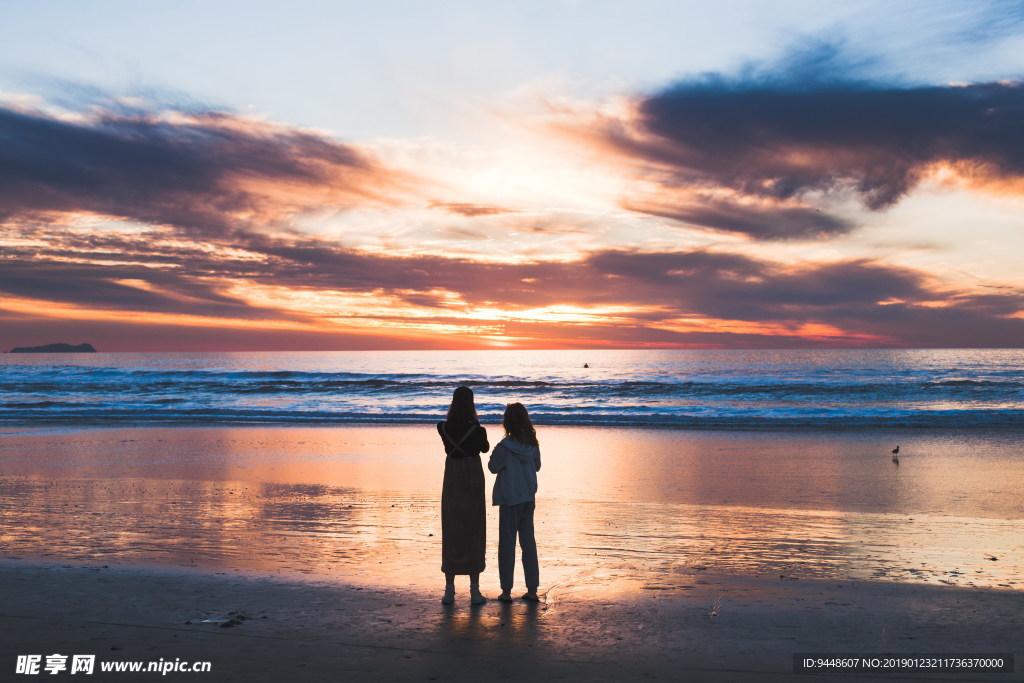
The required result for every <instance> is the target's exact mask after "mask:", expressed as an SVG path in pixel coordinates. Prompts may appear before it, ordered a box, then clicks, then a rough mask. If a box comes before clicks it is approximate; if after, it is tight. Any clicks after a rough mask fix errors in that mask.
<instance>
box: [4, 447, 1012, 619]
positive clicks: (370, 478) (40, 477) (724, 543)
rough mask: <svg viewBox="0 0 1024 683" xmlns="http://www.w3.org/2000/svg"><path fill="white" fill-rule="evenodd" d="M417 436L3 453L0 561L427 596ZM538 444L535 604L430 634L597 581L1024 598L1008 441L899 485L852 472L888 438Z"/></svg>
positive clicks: (430, 512)
mask: <svg viewBox="0 0 1024 683" xmlns="http://www.w3.org/2000/svg"><path fill="white" fill-rule="evenodd" d="M423 431H424V430H420V429H417V428H410V427H400V428H398V427H386V428H384V427H373V428H365V429H360V428H350V427H346V428H339V429H327V428H315V429H314V428H292V429H256V428H251V429H244V428H232V429H104V430H79V431H68V432H63V433H53V434H51V433H45V432H43V433H38V434H25V433H22V434H17V435H12V436H7V437H5V438H3V439H0V456H2V457H0V462H2V463H3V464H2V465H0V511H2V514H3V520H4V525H3V528H2V530H0V543H2V547H3V554H4V555H5V556H8V557H10V556H19V557H40V556H42V557H50V558H59V559H66V560H75V561H85V562H95V563H129V564H159V565H175V566H188V567H200V568H205V569H209V570H216V571H236V570H242V571H259V572H270V573H284V574H297V575H304V576H309V577H315V578H325V579H343V580H345V581H350V582H357V583H358V582H362V583H367V584H386V585H390V586H395V587H403V586H409V587H416V588H419V589H424V590H428V591H429V590H435V589H437V588H439V587H440V586H441V585H442V579H441V574H440V540H441V539H440V518H439V517H440V516H439V508H440V505H439V496H440V473H441V464H442V463H441V461H440V459H439V457H438V455H437V451H438V450H439V449H438V448H437V446H438V445H437V444H435V443H434V440H433V438H430V437H432V436H433V435H429V436H427V437H425V436H424V434H423ZM709 434H710V435H709ZM542 437H543V445H542V447H543V448H544V449H545V457H546V460H545V470H544V475H545V476H544V478H543V480H542V484H541V485H542V489H541V492H540V496H539V498H538V512H537V537H538V543H539V550H540V559H541V571H542V574H541V584H542V590H545V587H546V589H547V591H548V595H547V605H545V606H544V607H543V608H541V610H540V611H536V612H530V611H529V610H524V609H523V606H522V605H516V609H515V610H513V611H511V612H508V613H507V615H508V619H506V620H505V621H500V619H501V617H499V616H495V615H500V614H505V610H489V611H488V615H489V616H487V617H486V618H483V617H480V616H479V615H477V616H474V614H473V612H472V610H468V611H461V610H460V611H456V612H452V613H451V614H450V615H449V617H450V618H446V621H445V622H444V628H446V629H451V631H452V634H453V635H457V636H460V637H461V636H462V635H467V637H471V635H472V633H473V632H474V631H476V630H480V629H491V628H502V629H505V630H506V632H507V633H508V634H515V633H516V632H520V631H521V632H528V630H529V628H531V624H534V623H535V620H537V619H543V618H544V611H543V609H549V610H551V609H557V605H558V601H559V594H560V592H562V593H564V591H567V590H569V587H571V586H573V585H580V584H582V583H588V584H590V583H593V584H595V586H594V587H595V588H596V587H599V586H600V585H602V584H601V579H600V577H602V576H606V577H608V578H607V581H606V583H607V585H608V586H609V587H610V586H613V585H617V582H618V581H619V580H620V579H621V576H620V575H622V576H625V575H628V576H631V577H634V578H635V577H640V581H641V584H642V585H641V587H640V589H641V590H644V591H670V592H671V591H680V590H687V588H686V586H692V585H693V582H694V580H695V578H697V579H698V580H699V577H700V575H701V574H702V573H704V572H708V573H716V574H732V575H742V576H750V577H769V578H776V577H777V578H778V579H779V580H796V579H801V578H833V579H843V578H862V579H875V580H889V581H901V582H916V583H922V582H924V583H944V584H952V585H964V586H989V587H1002V588H1010V589H1017V590H1020V589H1021V588H1024V583H1022V582H1020V581H1019V577H1020V575H1021V573H1022V571H1024V545H1022V542H1021V538H1022V537H1024V534H1022V523H1021V520H1020V519H1019V517H1020V514H1019V508H1018V507H1017V506H1018V503H1017V502H1016V500H1017V499H1016V498H1014V499H1013V502H1012V503H1011V502H1009V501H1008V499H1007V494H1008V492H1009V491H1011V490H1019V486H1018V484H1019V483H1020V481H1021V476H1022V463H1021V462H1020V461H1019V458H1018V460H1014V459H1013V457H1014V456H1015V455H1016V452H1017V451H1016V450H1014V448H1015V447H1016V445H1015V442H1014V441H1013V440H1012V439H1009V438H1007V437H998V438H997V437H993V438H989V439H987V440H986V439H980V440H979V441H978V443H975V444H973V445H972V448H971V449H970V452H971V453H972V454H974V457H975V460H974V461H972V463H973V465H972V467H971V468H969V469H970V471H969V472H964V471H963V469H962V468H960V467H959V466H958V465H959V464H960V463H961V460H962V459H963V457H965V456H963V455H962V453H963V451H962V450H959V449H956V448H952V447H950V446H949V443H952V442H949V439H948V437H943V436H942V435H933V436H931V437H927V438H926V436H921V437H920V438H918V439H917V442H916V444H915V447H916V451H911V449H909V448H908V449H907V451H908V455H907V456H906V457H905V459H904V465H903V467H902V468H901V470H900V471H899V472H898V477H900V478H903V479H898V480H897V479H894V477H893V475H894V471H893V470H892V469H891V467H890V465H891V463H890V462H889V461H888V453H887V451H886V450H884V449H883V450H882V456H878V457H877V458H876V457H875V454H874V452H873V451H871V453H870V455H869V456H864V455H861V453H862V451H867V450H868V449H869V448H870V447H871V446H872V444H873V443H874V442H875V441H878V442H882V441H883V439H881V438H880V437H877V436H875V437H871V438H869V437H868V436H866V435H853V436H848V437H846V438H845V440H844V439H839V438H836V437H834V436H833V437H832V438H831V440H830V441H825V442H824V443H823V444H822V445H820V446H819V447H817V448H816V449H810V448H809V447H808V444H809V443H810V442H811V440H812V437H811V435H791V434H790V435H777V434H772V435H768V436H764V435H754V434H738V435H737V434H732V435H730V434H723V433H686V432H682V433H679V432H652V431H646V432H645V431H640V432H635V431H629V430H597V429H561V430H558V429H548V430H546V431H545V432H543V433H542ZM872 439H873V440H872ZM929 449H930V450H929ZM809 451H810V452H811V455H808V452H809ZM1004 451H1005V452H1004ZM785 453H794V454H797V455H793V456H791V457H788V458H787V457H786V456H785V455H784V454H785ZM929 453H930V454H931V455H928V454H929ZM799 454H804V455H799ZM915 457H916V458H917V461H916V462H915V460H914V458H915ZM996 470H998V471H999V472H1000V473H1001V475H1000V476H995V474H994V472H995V471H996ZM908 475H909V477H908ZM954 475H955V476H954ZM488 514H489V519H488V530H489V531H490V532H491V534H492V535H491V537H490V542H489V543H490V546H493V547H492V548H491V550H490V551H489V554H488V565H489V569H488V571H487V573H486V574H485V575H484V577H483V583H482V586H483V588H484V592H485V594H488V595H489V597H491V598H492V599H493V598H494V597H496V594H497V586H496V584H497V572H496V568H497V562H496V539H495V538H494V536H493V534H494V531H495V530H496V528H497V518H496V512H495V510H494V509H492V508H489V509H488ZM993 558H994V559H993ZM517 576H519V577H520V578H521V574H520V573H519V569H518V568H517ZM616 576H620V579H616V578H615V577H616ZM464 588H465V587H464V586H461V585H460V587H459V589H460V591H463V592H465V591H464ZM462 597H465V596H462ZM493 619H499V622H498V623H497V625H496V624H495V623H492V622H493ZM501 624H504V625H503V626H502V625H501ZM509 637H512V636H511V635H510V636H509Z"/></svg>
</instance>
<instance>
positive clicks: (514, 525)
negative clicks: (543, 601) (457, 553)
mask: <svg viewBox="0 0 1024 683" xmlns="http://www.w3.org/2000/svg"><path fill="white" fill-rule="evenodd" d="M535 507H536V504H535V503H534V501H532V500H531V501H527V502H525V503H519V504H518V505H499V506H498V576H499V578H500V579H501V590H502V592H504V593H508V592H509V591H511V590H512V576H513V574H514V573H515V567H516V536H519V547H520V548H522V551H523V573H524V574H525V575H526V589H527V590H528V591H531V592H532V591H536V590H537V586H538V585H539V584H540V576H539V574H540V572H539V569H538V568H537V541H536V539H535V538H534V536H533V510H534V508H535Z"/></svg>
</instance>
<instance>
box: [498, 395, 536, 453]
mask: <svg viewBox="0 0 1024 683" xmlns="http://www.w3.org/2000/svg"><path fill="white" fill-rule="evenodd" d="M501 426H502V427H504V428H505V434H506V435H508V436H511V437H512V438H513V439H515V440H516V441H518V442H519V443H524V444H526V445H528V446H539V445H540V444H539V442H538V441H537V430H536V429H534V428H533V422H531V421H530V414H529V413H528V412H526V406H524V405H523V404H522V403H509V404H508V405H507V406H505V417H503V418H502V420H501Z"/></svg>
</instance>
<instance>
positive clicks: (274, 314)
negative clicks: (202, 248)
mask: <svg viewBox="0 0 1024 683" xmlns="http://www.w3.org/2000/svg"><path fill="white" fill-rule="evenodd" d="M225 284H226V283H225V282H224V281H223V280H220V279H218V280H215V281H204V280H203V279H201V278H199V277H197V276H196V275H194V274H190V273H185V272H180V271H178V270H164V269H161V268H154V267H149V266H142V265H135V264H123V265H111V264H104V265H96V264H91V263H90V264H80V263H62V262H53V261H46V260H40V259H36V260H33V261H25V262H13V261H10V260H5V261H0V292H2V293H3V294H5V295H7V296H12V297H18V298H25V299H33V300H38V301H49V302H55V303H61V304H72V305H77V306H83V307H87V308H91V309H107V310H117V311H133V312H142V313H177V314H189V315H198V316H205V317H212V318H244V319H258V320H281V319H292V320H295V319H307V318H306V316H297V315H295V314H293V313H290V312H288V311H282V310H279V309H268V308H263V307H258V306H253V305H250V304H248V303H246V302H244V301H241V300H239V299H237V298H235V297H231V296H227V295H225V294H223V293H222V292H221V291H220V290H221V289H224V288H225Z"/></svg>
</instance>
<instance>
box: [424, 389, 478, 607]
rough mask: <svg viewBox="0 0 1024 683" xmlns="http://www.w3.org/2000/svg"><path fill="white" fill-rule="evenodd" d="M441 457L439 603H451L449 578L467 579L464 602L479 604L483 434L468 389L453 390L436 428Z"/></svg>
mask: <svg viewBox="0 0 1024 683" xmlns="http://www.w3.org/2000/svg"><path fill="white" fill-rule="evenodd" d="M437 433H438V434H440V435H441V442H442V443H443V444H444V452H445V453H446V454H447V457H446V458H445V461H444V484H443V485H442V488H441V571H442V572H444V576H445V589H444V597H442V598H441V602H443V603H444V604H446V605H450V604H452V603H453V602H455V576H456V575H457V574H469V595H470V603H471V604H473V605H480V604H483V603H485V602H487V598H485V597H484V596H483V595H481V594H480V572H482V571H483V570H484V566H485V564H484V554H485V552H486V550H485V548H486V545H487V518H486V510H487V508H486V502H485V499H484V470H483V466H482V465H481V464H480V453H486V452H487V449H488V448H490V445H489V444H488V443H487V431H486V430H485V429H484V428H483V427H481V426H480V421H479V420H478V419H477V416H476V405H474V403H473V390H472V389H470V388H469V387H459V388H458V389H456V390H455V393H454V395H453V396H452V404H451V407H450V408H448V415H447V417H446V418H445V420H444V421H443V422H438V423H437Z"/></svg>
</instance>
